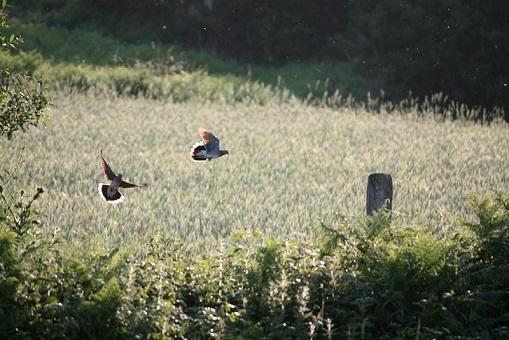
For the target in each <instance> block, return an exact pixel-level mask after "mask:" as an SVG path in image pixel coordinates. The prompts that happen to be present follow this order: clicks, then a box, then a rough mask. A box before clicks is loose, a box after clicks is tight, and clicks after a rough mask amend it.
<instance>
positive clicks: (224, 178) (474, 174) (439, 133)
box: [0, 92, 509, 251]
mask: <svg viewBox="0 0 509 340" xmlns="http://www.w3.org/2000/svg"><path fill="white" fill-rule="evenodd" d="M54 97H55V98H54V101H53V103H54V107H52V109H51V113H50V114H51V117H52V122H53V126H52V127H49V128H37V129H33V130H32V131H31V132H30V133H28V134H25V135H19V136H18V138H16V139H15V140H14V141H13V142H10V143H7V142H6V141H1V144H0V146H1V153H2V163H4V164H3V165H7V166H8V167H13V166H14V165H15V164H16V162H17V159H19V157H18V156H17V155H18V154H19V152H20V150H21V148H22V147H23V146H24V147H25V150H24V151H23V155H24V157H23V158H24V161H23V162H22V163H21V164H20V165H19V167H18V170H17V176H18V179H17V180H16V181H18V182H19V185H15V186H14V187H23V188H27V189H28V188H33V189H34V190H35V187H36V186H40V185H42V186H43V187H44V189H45V194H44V195H43V199H42V200H41V201H40V202H39V204H40V208H41V210H43V212H44V213H45V216H44V220H45V223H46V227H47V228H54V227H57V228H59V229H61V230H62V234H63V235H64V236H65V237H66V238H67V239H69V240H70V241H71V243H73V244H76V245H78V246H80V247H86V246H87V244H90V243H94V242H95V240H96V239H97V238H102V239H104V240H105V241H106V244H107V246H110V247H113V246H116V245H120V244H123V245H125V244H129V243H130V242H133V241H135V240H138V239H139V237H141V238H142V239H145V238H150V237H153V236H154V235H156V234H160V235H162V236H177V237H180V238H182V239H183V240H184V241H185V243H186V247H187V249H188V250H190V251H199V250H200V249H207V248H213V247H216V245H217V244H218V242H219V240H221V239H222V238H224V237H228V236H229V235H230V233H231V232H232V231H233V230H236V229H244V230H247V231H260V232H262V233H263V235H265V236H267V237H276V238H279V239H288V238H290V239H295V238H298V239H306V238H310V237H313V235H314V230H315V227H316V225H317V218H318V217H320V216H324V215H326V214H328V213H329V212H330V211H331V210H335V211H340V212H345V213H347V214H351V215H362V214H363V213H364V205H365V189H366V183H367V176H368V175H369V174H370V173H373V172H386V173H390V174H391V175H392V176H393V179H394V186H395V197H394V205H393V208H394V209H395V210H396V211H397V212H398V215H399V216H401V218H402V221H403V222H405V223H422V222H424V223H428V222H431V223H432V224H433V225H435V226H436V225H438V221H439V220H440V219H441V218H443V217H441V216H442V214H444V215H445V216H446V218H452V217H453V216H461V217H465V214H466V213H467V195H468V193H471V192H473V193H477V194H483V193H487V192H492V191H496V190H508V189H509V180H508V172H507V159H509V129H508V127H507V125H505V124H500V125H493V126H481V125H476V124H473V123H468V122H461V121H456V122H448V121H447V122H438V121H436V120H435V119H433V118H432V117H429V118H417V117H416V116H413V115H412V114H408V115H405V116H402V115H398V114H393V115H384V114H381V115H373V114H372V113H367V112H365V111H363V110H362V109H347V108H343V109H339V110H334V109H326V108H317V107H311V106H306V105H303V104H301V103H300V102H298V101H295V102H294V103H286V104H280V103H278V102H276V101H274V102H273V103H272V102H269V103H267V105H263V106H261V105H254V104H240V103H239V104H236V105H226V104H220V103H219V104H218V103H211V104H202V103H181V104H174V103H172V102H169V101H168V102H166V101H163V100H149V99H141V98H138V99H136V98H128V97H116V96H111V95H109V94H108V93H104V95H86V94H69V93H68V92H59V93H57V94H55V96H54ZM199 126H203V127H205V128H208V129H210V130H211V131H212V132H214V133H216V135H218V137H219V138H220V139H221V146H222V147H223V148H226V149H228V150H229V151H230V155H229V156H225V157H222V158H220V159H218V160H215V161H212V162H206V163H195V162H192V161H191V160H190V159H189V157H188V153H189V150H190V147H191V146H192V145H193V143H195V142H196V141H198V140H199V136H198V133H197V129H198V127H199ZM101 149H102V150H103V152H104V157H105V159H106V160H107V161H108V162H109V164H110V166H111V167H112V169H113V170H114V171H116V172H117V173H119V172H120V173H122V174H123V175H124V178H125V179H127V180H128V181H133V182H135V183H144V182H148V183H149V184H150V186H149V188H148V189H126V190H123V191H122V192H123V194H124V195H125V197H126V200H125V201H124V202H123V203H122V204H120V205H118V206H112V205H109V204H106V203H105V202H104V201H102V200H101V198H100V197H99V195H98V192H97V183H98V182H104V178H103V175H102V173H101V168H100V164H99V155H100V151H101ZM5 163H7V164H5ZM133 243H134V242H133Z"/></svg>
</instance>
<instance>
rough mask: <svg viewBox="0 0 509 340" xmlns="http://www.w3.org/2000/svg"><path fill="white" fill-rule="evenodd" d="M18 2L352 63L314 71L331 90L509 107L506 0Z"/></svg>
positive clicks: (259, 56)
mask: <svg viewBox="0 0 509 340" xmlns="http://www.w3.org/2000/svg"><path fill="white" fill-rule="evenodd" d="M17 6H18V7H20V8H19V9H17V10H14V13H15V14H16V11H18V13H19V14H18V16H19V17H23V18H24V20H27V19H28V20H32V21H33V22H34V23H37V24H38V25H41V24H42V23H44V24H45V25H47V27H48V30H50V31H51V30H53V29H56V28H57V29H58V28H61V27H65V28H67V29H70V30H83V31H94V32H101V33H102V35H106V36H113V37H116V38H118V39H120V40H122V41H124V42H129V43H138V42H142V41H145V42H147V41H157V42H163V43H170V44H176V45H179V46H183V47H185V48H193V49H208V50H214V51H217V53H218V54H219V55H220V56H222V57H225V56H226V57H233V58H236V59H237V60H239V61H241V62H250V63H254V64H257V65H272V66H276V65H279V66H281V65H287V64H288V63H293V64H297V65H301V67H300V68H303V69H305V68H306V67H308V63H309V62H327V63H331V62H332V63H334V64H337V65H342V64H347V65H348V66H349V69H350V70H351V76H350V75H349V76H348V77H346V78H347V79H345V74H344V68H342V67H339V68H338V67H336V68H329V67H322V69H321V70H319V71H318V72H317V73H316V75H315V76H318V75H319V74H320V73H321V74H322V75H324V76H325V77H326V78H328V83H327V90H328V92H329V93H334V91H335V90H336V89H339V90H340V91H341V92H342V93H343V94H348V93H353V94H354V96H355V97H356V98H358V99H363V98H365V94H366V93H367V92H368V91H370V92H371V94H372V96H373V97H379V96H381V97H383V98H384V99H386V100H392V101H399V100H401V99H403V98H406V97H407V96H408V93H409V91H411V92H412V94H413V96H414V97H418V98H421V99H423V98H424V97H425V96H431V95H432V94H434V93H440V92H442V93H445V94H446V95H448V96H450V98H452V99H453V100H455V101H457V102H461V103H465V104H469V105H470V106H479V105H480V106H484V107H486V108H487V109H490V110H491V109H492V108H493V107H494V106H499V107H504V108H505V109H506V111H507V112H509V111H508V110H507V108H508V106H509V105H508V104H509V102H508V98H509V95H508V93H509V86H508V81H507V78H508V76H509V66H508V63H507V62H506V60H508V59H509V47H508V44H507V43H506V38H507V36H509V25H508V20H509V17H508V14H507V13H509V4H507V3H506V2H504V1H490V2H488V3H486V2H483V1H480V0H468V1H463V0H449V1H445V2H444V1H441V0H433V1H429V0H420V1H417V2H415V1H414V2H412V3H402V2H401V1H396V0H394V1H384V2H377V1H366V0H365V1H357V0H327V1H320V3H319V4H318V3H317V4H310V3H309V2H307V1H291V2H285V1H277V0H272V1H263V2H259V1H235V2H231V1H223V0H209V1H203V0H191V1H159V0H151V1H137V0H128V1H120V0H118V1H116V0H111V1H96V0H75V1H63V0H51V1H49V0H46V1H40V0H38V1H23V2H20V3H19V4H17ZM39 28H40V29H43V28H42V27H40V26H39ZM97 38H98V39H100V37H97ZM32 43H33V44H36V45H37V47H38V48H41V45H40V44H38V42H37V41H36V40H34V41H32ZM53 46H54V47H56V46H55V45H53ZM46 53H47V54H48V55H47V56H49V54H51V51H49V50H47V51H46ZM315 67H316V68H318V69H320V67H321V66H320V64H319V63H316V65H315ZM228 72H229V73H231V72H235V70H230V71H228ZM242 72H244V74H245V72H246V70H245V68H244V69H242ZM286 81H287V82H288V83H290V82H293V81H294V80H293V78H292V77H288V78H287V79H286ZM380 90H383V91H382V93H381V92H380ZM506 118H507V116H506Z"/></svg>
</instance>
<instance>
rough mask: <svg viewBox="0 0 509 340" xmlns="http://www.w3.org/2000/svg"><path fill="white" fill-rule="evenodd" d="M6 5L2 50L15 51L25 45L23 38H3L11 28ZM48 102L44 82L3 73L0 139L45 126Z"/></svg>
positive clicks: (1, 12) (1, 18)
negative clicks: (39, 124) (31, 128)
mask: <svg viewBox="0 0 509 340" xmlns="http://www.w3.org/2000/svg"><path fill="white" fill-rule="evenodd" d="M6 9H7V1H6V0H3V1H2V7H1V8H0V29H1V30H2V31H0V43H1V48H0V50H1V49H5V48H10V49H15V48H16V45H18V44H19V43H21V42H22V39H21V37H19V36H16V35H13V34H12V35H10V36H9V37H6V36H4V35H3V34H2V32H3V30H4V29H6V28H8V27H9V26H8V24H7V12H6ZM47 105H48V99H47V96H46V93H45V90H44V81H43V80H39V79H35V78H34V77H32V76H30V75H29V74H26V73H24V74H23V73H19V72H15V71H13V70H10V69H7V68H6V69H0V135H1V136H6V137H7V139H11V138H12V137H13V135H14V133H15V132H16V131H19V130H21V131H23V132H25V131H26V130H27V129H28V128H29V127H30V126H36V125H37V124H38V123H39V122H40V121H41V120H43V122H46V120H44V119H47V115H46V114H45V109H46V107H47Z"/></svg>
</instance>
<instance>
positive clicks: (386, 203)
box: [366, 173, 392, 215]
mask: <svg viewBox="0 0 509 340" xmlns="http://www.w3.org/2000/svg"><path fill="white" fill-rule="evenodd" d="M382 208H384V209H385V210H386V211H391V210H392V177H391V175H389V174H384V173H375V174H371V175H369V176H368V192H367V200H366V213H367V214H368V215H373V213H374V212H375V211H377V210H380V209H382Z"/></svg>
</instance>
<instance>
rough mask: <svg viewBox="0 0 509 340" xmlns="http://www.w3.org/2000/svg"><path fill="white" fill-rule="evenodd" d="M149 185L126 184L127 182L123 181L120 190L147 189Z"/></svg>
mask: <svg viewBox="0 0 509 340" xmlns="http://www.w3.org/2000/svg"><path fill="white" fill-rule="evenodd" d="M147 186H148V184H146V183H144V184H141V185H140V184H133V183H129V182H126V181H122V183H120V185H119V186H118V187H119V188H124V189H126V188H135V187H136V188H145V187H147Z"/></svg>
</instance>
